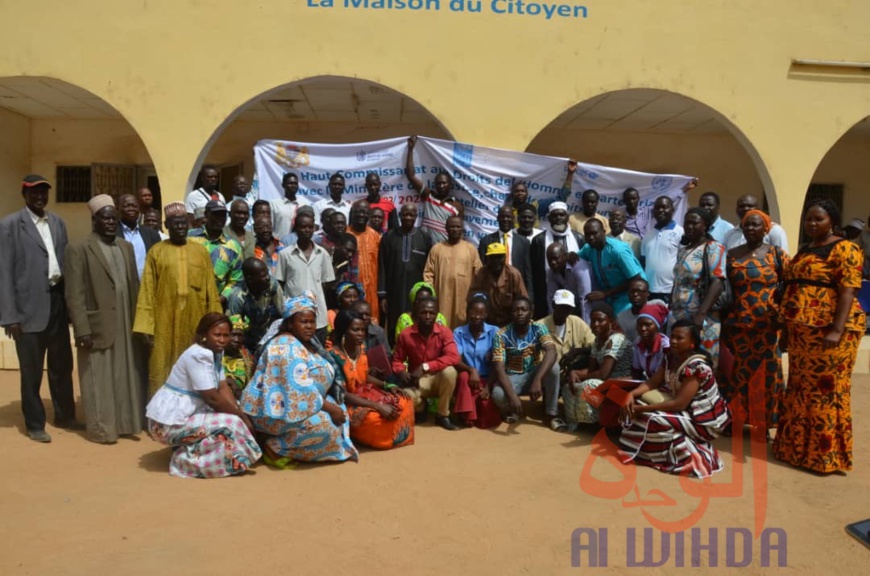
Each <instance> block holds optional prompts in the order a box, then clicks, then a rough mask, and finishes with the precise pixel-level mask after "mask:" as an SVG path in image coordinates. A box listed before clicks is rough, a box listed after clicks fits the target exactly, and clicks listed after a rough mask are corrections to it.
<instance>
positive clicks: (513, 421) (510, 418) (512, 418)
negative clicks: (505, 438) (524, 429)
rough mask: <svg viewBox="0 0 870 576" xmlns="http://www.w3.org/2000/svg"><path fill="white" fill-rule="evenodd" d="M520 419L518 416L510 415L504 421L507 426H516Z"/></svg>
mask: <svg viewBox="0 0 870 576" xmlns="http://www.w3.org/2000/svg"><path fill="white" fill-rule="evenodd" d="M519 419H520V417H519V416H517V415H516V414H508V415H507V416H505V417H504V421H505V423H506V424H516V423H517V421H518V420H519Z"/></svg>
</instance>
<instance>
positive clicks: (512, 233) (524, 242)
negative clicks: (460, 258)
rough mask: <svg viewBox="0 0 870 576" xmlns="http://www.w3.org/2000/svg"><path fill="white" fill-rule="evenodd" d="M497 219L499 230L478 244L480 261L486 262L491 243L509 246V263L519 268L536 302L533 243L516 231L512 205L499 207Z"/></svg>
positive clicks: (530, 294) (530, 295)
mask: <svg viewBox="0 0 870 576" xmlns="http://www.w3.org/2000/svg"><path fill="white" fill-rule="evenodd" d="M496 219H497V220H498V231H496V232H493V233H492V234H487V235H486V236H484V237H483V238H481V239H480V244H478V246H477V251H478V252H479V253H480V261H481V262H486V248H487V247H488V246H489V245H490V244H492V243H494V242H500V243H501V244H504V245H505V246H506V247H507V260H508V263H509V264H510V265H511V266H513V267H514V268H516V269H517V270H519V272H520V276H522V277H523V284H525V286H526V291H527V292H528V293H529V299H530V300H531V301H532V302H534V301H535V287H534V283H533V282H532V259H531V254H530V251H531V243H530V242H529V240H528V238H525V237H523V236H521V235H519V234H517V233H516V220H515V216H514V211H513V208H512V207H511V206H509V205H506V206H502V207H501V208H499V209H498V215H497V216H496Z"/></svg>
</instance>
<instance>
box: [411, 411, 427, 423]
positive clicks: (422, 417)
mask: <svg viewBox="0 0 870 576" xmlns="http://www.w3.org/2000/svg"><path fill="white" fill-rule="evenodd" d="M426 415H427V413H426V411H425V410H423V411H422V412H414V424H422V423H423V422H425V421H426Z"/></svg>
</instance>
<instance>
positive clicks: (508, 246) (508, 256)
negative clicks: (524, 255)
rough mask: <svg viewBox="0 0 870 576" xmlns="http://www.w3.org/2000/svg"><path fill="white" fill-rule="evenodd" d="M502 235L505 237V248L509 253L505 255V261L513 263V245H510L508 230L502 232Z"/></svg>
mask: <svg viewBox="0 0 870 576" xmlns="http://www.w3.org/2000/svg"><path fill="white" fill-rule="evenodd" d="M502 236H503V237H504V247H505V249H507V254H506V255H505V262H507V263H508V264H510V263H511V246H510V244H508V235H507V232H505V233H504V234H502Z"/></svg>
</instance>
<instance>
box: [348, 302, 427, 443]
mask: <svg viewBox="0 0 870 576" xmlns="http://www.w3.org/2000/svg"><path fill="white" fill-rule="evenodd" d="M365 339H366V322H365V319H364V318H363V317H362V315H361V314H359V313H357V312H353V311H351V310H342V311H341V312H339V313H338V315H337V316H336V317H335V328H334V329H333V331H332V336H331V344H332V348H331V352H332V356H333V358H334V359H335V361H336V363H337V364H338V365H339V367H340V368H341V369H342V371H343V373H344V377H345V382H346V386H347V405H348V413H349V414H350V437H351V439H352V440H353V441H354V442H356V443H357V444H362V445H364V446H369V447H371V448H377V449H378V450H389V449H390V448H399V447H400V446H408V445H409V444H413V443H414V402H413V401H412V400H411V399H410V398H408V397H406V396H405V395H404V394H403V393H402V389H401V388H399V387H398V386H396V385H395V384H387V383H385V382H384V381H383V380H379V379H378V378H376V377H374V376H373V375H371V374H370V373H369V363H368V359H367V358H366V354H365V346H364V344H363V343H364V342H365Z"/></svg>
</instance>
